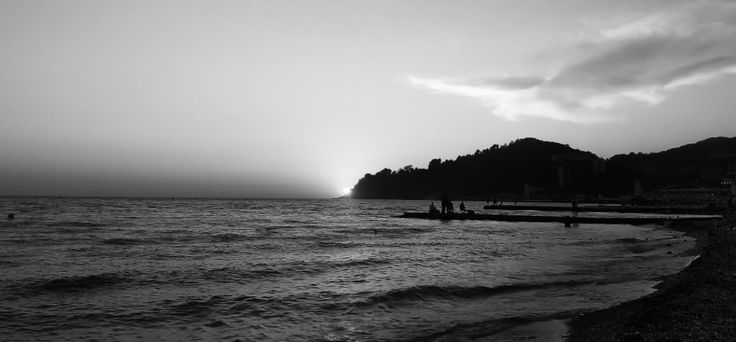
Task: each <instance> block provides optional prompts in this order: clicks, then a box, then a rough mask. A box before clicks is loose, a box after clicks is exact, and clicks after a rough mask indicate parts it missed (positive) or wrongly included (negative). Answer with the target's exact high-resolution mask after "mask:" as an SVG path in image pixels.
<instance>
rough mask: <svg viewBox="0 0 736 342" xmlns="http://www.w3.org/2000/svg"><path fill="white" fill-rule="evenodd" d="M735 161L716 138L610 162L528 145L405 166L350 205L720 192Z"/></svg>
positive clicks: (732, 150) (729, 144)
mask: <svg viewBox="0 0 736 342" xmlns="http://www.w3.org/2000/svg"><path fill="white" fill-rule="evenodd" d="M734 156H736V138H723V137H719V138H710V139H707V140H703V141H701V142H698V143H694V144H689V145H685V146H681V147H678V148H674V149H670V150H667V151H663V152H657V153H648V154H642V153H637V154H634V153H629V154H622V155H616V156H613V157H611V158H610V159H607V160H604V159H601V158H599V157H598V156H596V155H595V154H593V153H591V152H587V151H581V150H578V149H574V148H571V147H570V146H568V145H563V144H560V143H555V142H548V141H541V140H538V139H534V138H524V139H519V140H516V141H513V142H511V143H509V144H507V145H503V146H498V145H493V146H491V147H490V148H487V149H485V150H477V151H475V153H474V154H469V155H464V156H459V157H457V158H456V159H455V160H444V161H443V160H440V159H433V160H431V161H430V162H429V165H428V167H427V168H426V169H425V168H416V167H413V166H406V167H404V168H402V169H399V170H396V171H392V170H389V169H383V170H381V171H379V172H377V173H376V174H366V175H365V176H364V177H363V178H361V179H360V180H359V181H358V183H357V184H356V185H355V187H354V188H353V192H352V197H353V198H407V199H427V198H437V197H439V196H441V195H442V194H449V195H452V196H454V197H456V198H460V197H466V198H477V199H486V198H491V197H492V196H494V195H496V194H499V195H506V196H508V195H511V196H518V197H519V198H523V197H525V196H526V197H529V196H536V197H551V198H554V197H557V198H560V197H565V196H570V195H590V196H597V195H599V194H600V195H603V196H617V195H622V194H629V193H632V192H633V191H634V184H635V183H638V185H640V187H641V188H644V189H646V190H655V189H660V188H666V187H694V186H702V187H718V186H722V185H721V181H722V180H723V179H724V177H726V176H727V175H728V173H729V172H730V171H733V170H734V169H735V168H736V158H734Z"/></svg>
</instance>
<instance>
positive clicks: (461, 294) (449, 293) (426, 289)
mask: <svg viewBox="0 0 736 342" xmlns="http://www.w3.org/2000/svg"><path fill="white" fill-rule="evenodd" d="M589 284H592V283H591V282H590V281H580V280H571V281H560V282H550V283H540V284H510V285H500V286H494V287H487V286H473V287H461V286H435V285H420V286H413V287H409V288H405V289H397V290H391V291H388V292H384V293H382V294H379V295H375V296H372V297H370V298H369V299H368V300H367V301H366V302H363V304H364V305H374V304H386V303H398V302H406V301H427V300H435V299H475V298H482V297H491V296H496V295H500V294H505V293H513V292H522V291H529V290H538V289H546V288H555V287H567V286H578V285H589Z"/></svg>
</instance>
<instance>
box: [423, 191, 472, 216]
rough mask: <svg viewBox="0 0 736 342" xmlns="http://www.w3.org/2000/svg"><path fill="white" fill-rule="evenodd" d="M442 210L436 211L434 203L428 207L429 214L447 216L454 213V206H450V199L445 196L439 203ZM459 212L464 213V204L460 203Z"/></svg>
mask: <svg viewBox="0 0 736 342" xmlns="http://www.w3.org/2000/svg"><path fill="white" fill-rule="evenodd" d="M441 205H442V210H441V211H440V210H437V207H436V206H435V205H434V202H432V203H431V204H430V205H429V213H430V214H440V213H441V214H449V213H454V212H455V205H454V204H452V201H451V200H450V197H448V196H447V195H445V196H443V197H442V201H441ZM460 211H465V202H463V201H461V202H460Z"/></svg>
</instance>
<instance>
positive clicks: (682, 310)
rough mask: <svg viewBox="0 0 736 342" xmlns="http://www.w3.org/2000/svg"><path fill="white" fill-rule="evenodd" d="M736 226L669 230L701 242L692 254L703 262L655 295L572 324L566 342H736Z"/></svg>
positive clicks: (686, 225) (667, 280)
mask: <svg viewBox="0 0 736 342" xmlns="http://www.w3.org/2000/svg"><path fill="white" fill-rule="evenodd" d="M735 223H736V222H735V221H734V219H723V220H720V221H716V222H708V221H704V222H681V223H675V224H673V225H671V226H669V227H668V229H675V230H678V231H682V232H685V233H686V234H687V235H689V236H692V237H694V238H696V245H695V247H694V248H693V249H692V250H691V251H690V253H692V254H693V255H696V254H699V255H700V257H698V258H697V259H695V260H694V261H693V262H692V263H691V264H690V265H689V266H687V267H686V268H684V269H683V270H682V271H680V272H678V273H676V274H673V275H671V276H667V277H664V278H663V279H662V282H661V283H659V284H658V285H657V286H655V288H656V289H657V291H656V292H654V293H652V294H650V295H647V296H644V297H641V298H638V299H635V300H632V301H629V302H624V303H621V304H619V305H616V306H613V307H610V308H607V309H602V310H598V311H593V312H589V313H586V314H583V315H580V316H578V317H575V318H573V319H571V320H570V321H569V322H568V328H569V333H568V336H567V339H566V340H567V341H569V342H579V341H665V340H666V341H705V340H707V341H733V340H736V330H735V329H733V326H734V323H736V291H733V289H734V288H736V249H735V248H734V246H736V232H734V231H733V230H732V228H733V227H734V224H735Z"/></svg>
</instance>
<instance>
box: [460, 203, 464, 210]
mask: <svg viewBox="0 0 736 342" xmlns="http://www.w3.org/2000/svg"><path fill="white" fill-rule="evenodd" d="M460 211H465V201H460Z"/></svg>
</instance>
